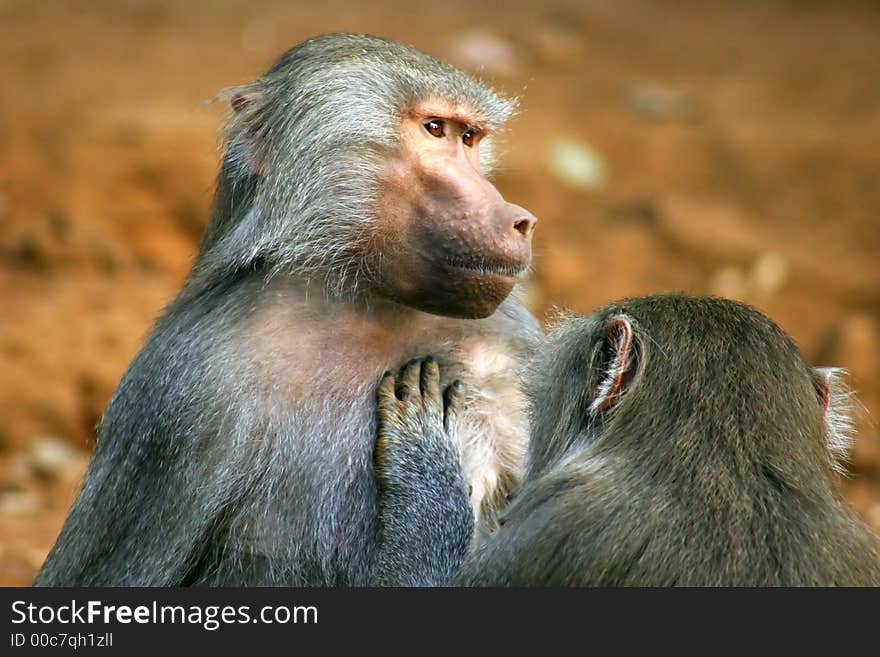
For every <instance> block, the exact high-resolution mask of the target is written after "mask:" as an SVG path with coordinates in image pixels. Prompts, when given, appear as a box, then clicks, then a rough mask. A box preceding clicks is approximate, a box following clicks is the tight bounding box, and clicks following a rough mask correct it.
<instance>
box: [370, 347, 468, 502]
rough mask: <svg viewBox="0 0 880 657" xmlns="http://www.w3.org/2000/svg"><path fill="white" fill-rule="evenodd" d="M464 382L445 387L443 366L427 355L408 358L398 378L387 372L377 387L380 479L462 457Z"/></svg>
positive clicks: (414, 472)
mask: <svg viewBox="0 0 880 657" xmlns="http://www.w3.org/2000/svg"><path fill="white" fill-rule="evenodd" d="M464 393H465V389H464V384H463V383H462V382H461V381H455V382H454V383H453V384H452V385H450V386H448V387H447V389H446V391H445V394H441V390H440V368H439V366H438V364H437V361H436V360H435V359H434V358H433V357H432V356H428V357H427V358H425V359H413V360H411V361H410V362H409V363H407V364H406V365H405V366H404V367H403V369H402V371H401V373H400V376H399V377H395V376H394V374H392V373H391V372H386V373H385V375H384V376H383V377H382V380H381V381H380V382H379V388H378V393H377V397H378V413H379V415H378V436H377V439H376V451H375V461H376V470H377V473H378V476H379V481H380V484H382V485H393V484H394V483H401V481H395V479H403V480H405V479H407V478H408V476H418V475H420V474H425V473H426V470H425V468H426V467H428V468H429V463H431V462H432V461H433V462H437V461H440V460H443V459H449V458H452V457H453V456H454V459H455V461H458V458H459V457H458V451H459V446H458V423H459V421H460V417H461V411H462V408H463V406H464Z"/></svg>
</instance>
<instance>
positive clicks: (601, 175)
mask: <svg viewBox="0 0 880 657" xmlns="http://www.w3.org/2000/svg"><path fill="white" fill-rule="evenodd" d="M546 163H547V166H548V167H549V169H550V172H551V173H552V174H553V175H554V176H555V177H556V178H557V179H559V180H560V181H561V182H563V183H565V184H566V185H569V186H570V187H574V188H577V189H597V188H600V187H602V186H603V185H604V184H605V183H606V182H607V180H608V172H607V167H606V166H605V162H604V161H603V160H602V157H601V156H600V155H599V154H598V153H596V151H594V150H593V149H592V148H590V147H589V146H588V145H587V144H585V143H583V142H581V141H578V140H575V139H568V138H563V139H557V140H555V141H553V142H552V143H551V144H550V148H549V149H548V151H547V155H546Z"/></svg>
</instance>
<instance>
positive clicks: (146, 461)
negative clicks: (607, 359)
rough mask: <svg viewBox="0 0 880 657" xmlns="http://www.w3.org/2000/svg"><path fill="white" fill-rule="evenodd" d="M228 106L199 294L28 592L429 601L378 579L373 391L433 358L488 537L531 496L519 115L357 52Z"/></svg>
mask: <svg viewBox="0 0 880 657" xmlns="http://www.w3.org/2000/svg"><path fill="white" fill-rule="evenodd" d="M227 97H228V99H229V100H230V104H231V108H232V112H231V119H230V122H229V126H228V130H227V145H226V151H225V155H224V157H223V161H222V166H221V169H220V173H219V177H218V181H217V191H216V196H215V203H214V209H213V216H212V218H211V221H210V224H209V226H208V229H207V232H206V234H205V237H204V240H203V242H202V244H201V248H200V251H199V253H198V256H197V258H196V261H195V263H194V266H193V269H192V272H191V274H190V276H189V278H188V279H187V281H186V283H185V285H184V287H183V289H182V290H181V292H180V294H179V295H178V297H177V298H176V299H175V300H174V302H173V303H172V304H171V305H170V306H169V307H168V308H167V310H166V311H165V312H164V314H163V315H162V316H161V317H160V318H159V320H158V321H157V323H156V326H155V327H154V329H153V331H152V333H151V334H150V336H149V337H148V338H147V340H146V343H145V345H144V347H143V348H142V349H141V351H140V353H139V354H138V355H137V357H136V358H135V359H134V361H133V362H132V364H131V366H130V367H129V369H128V371H127V372H126V374H125V376H124V377H123V379H122V381H121V382H120V384H119V387H118V388H117V390H116V392H115V394H114V395H113V398H112V400H111V401H110V404H109V406H108V407H107V409H106V412H105V413H104V416H103V420H102V424H101V428H100V433H99V437H98V441H97V446H96V449H95V452H94V455H93V458H92V462H91V465H90V467H89V470H88V473H87V475H86V478H85V482H84V483H83V487H82V490H81V492H80V494H79V497H78V499H77V500H76V502H75V503H74V505H73V507H72V508H71V510H70V514H69V516H68V518H67V521H66V523H65V525H64V528H63V529H62V531H61V534H60V536H59V538H58V540H57V542H56V544H55V547H54V548H53V549H52V551H51V553H50V554H49V556H48V558H47V560H46V562H45V564H44V565H43V568H42V570H41V571H40V573H39V574H38V575H37V578H36V580H35V583H36V584H40V585H53V586H60V585H187V584H200V585H233V584H238V585H272V584H284V585H307V586H308V585H362V584H394V583H397V582H403V583H412V582H419V581H421V580H420V575H419V573H414V572H397V571H394V570H393V569H391V568H389V564H390V563H391V562H390V561H389V560H388V559H384V560H383V555H382V546H383V542H382V535H381V527H380V524H379V521H378V493H377V489H376V482H375V477H374V473H373V461H372V455H373V445H374V434H375V417H374V416H375V409H374V394H375V392H374V391H375V386H376V380H377V379H378V378H379V375H380V374H381V372H382V371H383V370H384V369H385V368H386V367H387V365H388V364H389V363H402V362H404V361H405V360H407V359H408V358H411V357H412V356H414V355H418V354H424V353H427V352H431V353H433V354H436V356H437V358H438V359H439V361H440V363H441V364H442V366H443V370H444V375H449V376H458V377H462V378H467V379H468V380H469V381H471V382H472V388H471V389H472V390H473V392H472V393H471V398H470V404H469V411H468V414H467V417H465V418H463V422H464V428H463V429H462V431H461V433H460V441H461V442H460V450H461V457H462V460H463V464H464V470H465V475H464V476H465V479H466V480H467V482H468V484H469V486H470V490H471V498H470V499H471V503H472V505H473V513H474V516H475V522H476V527H477V533H478V534H480V535H484V534H486V533H487V532H489V531H491V529H492V528H493V526H494V524H495V516H496V513H497V511H498V510H499V508H500V507H501V506H502V505H503V504H505V503H506V499H507V495H508V494H509V493H510V491H511V490H513V489H514V488H515V487H516V486H517V485H518V480H519V474H520V469H521V464H522V460H523V458H524V454H525V439H526V435H527V428H526V419H525V415H524V407H523V404H522V403H521V398H520V394H519V392H518V387H517V385H516V380H515V376H516V371H517V369H518V367H519V365H520V363H521V362H522V361H523V360H524V359H526V358H528V357H529V355H530V354H531V352H532V351H533V349H534V347H535V346H536V345H537V343H538V342H539V341H540V340H542V335H541V332H540V329H539V327H538V325H537V323H536V321H535V320H534V318H533V317H532V316H531V315H530V314H529V313H528V311H526V309H525V308H524V307H523V305H522V303H521V302H520V301H519V300H518V296H517V295H516V294H512V295H511V294H510V293H511V291H512V290H513V288H514V287H515V284H516V281H517V277H518V275H519V274H520V273H521V272H523V271H524V270H526V269H527V268H528V266H529V263H530V258H531V247H530V240H531V234H532V230H533V227H534V224H535V218H534V217H533V216H532V215H530V214H529V213H528V212H526V211H525V210H523V209H522V208H520V207H517V206H515V205H511V204H509V203H507V202H506V201H505V200H504V199H503V198H502V197H501V195H500V194H499V193H498V191H497V190H496V189H495V187H494V186H493V185H492V184H491V183H489V182H488V181H487V179H486V177H485V176H486V175H487V174H488V173H489V172H490V170H491V165H492V142H493V137H494V135H495V134H496V132H497V130H498V128H499V127H500V126H501V124H503V122H504V121H505V119H507V117H508V115H509V114H510V112H511V109H512V103H511V102H510V101H508V100H505V99H503V98H502V97H500V96H499V95H497V94H496V93H494V92H493V91H491V90H490V89H488V88H487V87H485V86H484V85H483V84H481V83H479V82H477V81H476V80H474V79H473V78H471V77H469V76H467V75H465V74H464V73H462V72H460V71H457V70H455V69H454V68H452V67H450V66H448V65H446V64H444V63H441V62H439V61H437V60H436V59H433V58H432V57H429V56H428V55H425V54H423V53H421V52H419V51H417V50H414V49H413V48H410V47H408V46H405V45H401V44H399V43H394V42H390V41H385V40H382V39H379V38H375V37H370V36H362V35H353V34H333V35H327V36H321V37H317V38H314V39H311V40H309V41H306V42H304V43H302V44H300V45H299V46H297V47H295V48H293V49H292V50H290V51H288V52H286V53H285V54H284V55H282V56H281V58H280V59H279V60H278V61H277V63H275V65H274V66H272V68H271V69H269V71H268V72H267V73H266V74H265V75H264V76H262V77H261V78H260V79H258V80H257V81H255V82H253V83H252V84H247V85H244V86H242V87H238V88H236V89H233V90H230V92H229V93H228V96H227ZM426 581H428V580H426Z"/></svg>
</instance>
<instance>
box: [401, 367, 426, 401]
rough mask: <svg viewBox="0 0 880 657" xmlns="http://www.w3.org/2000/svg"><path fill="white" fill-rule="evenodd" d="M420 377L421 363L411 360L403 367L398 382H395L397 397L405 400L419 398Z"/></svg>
mask: <svg viewBox="0 0 880 657" xmlns="http://www.w3.org/2000/svg"><path fill="white" fill-rule="evenodd" d="M421 375H422V361H420V360H419V359H418V358H413V359H412V360H411V361H409V362H408V363H407V364H406V365H404V367H403V372H401V374H400V380H399V381H398V382H397V396H398V398H399V399H402V400H406V399H412V398H414V397H415V398H418V397H421V394H422V393H421V389H420V387H419V386H420V385H421V384H420V379H421Z"/></svg>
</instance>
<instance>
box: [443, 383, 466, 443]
mask: <svg viewBox="0 0 880 657" xmlns="http://www.w3.org/2000/svg"><path fill="white" fill-rule="evenodd" d="M464 400H465V385H464V383H463V382H462V381H459V380H458V379H456V380H455V381H453V382H452V385H450V386H449V387H447V388H446V395H445V397H444V400H443V402H444V404H443V427H444V428H445V429H446V431H447V432H449V431H451V430H452V429H454V428H455V423H456V422H458V420H459V418H460V417H461V413H462V411H463V410H464Z"/></svg>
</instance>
